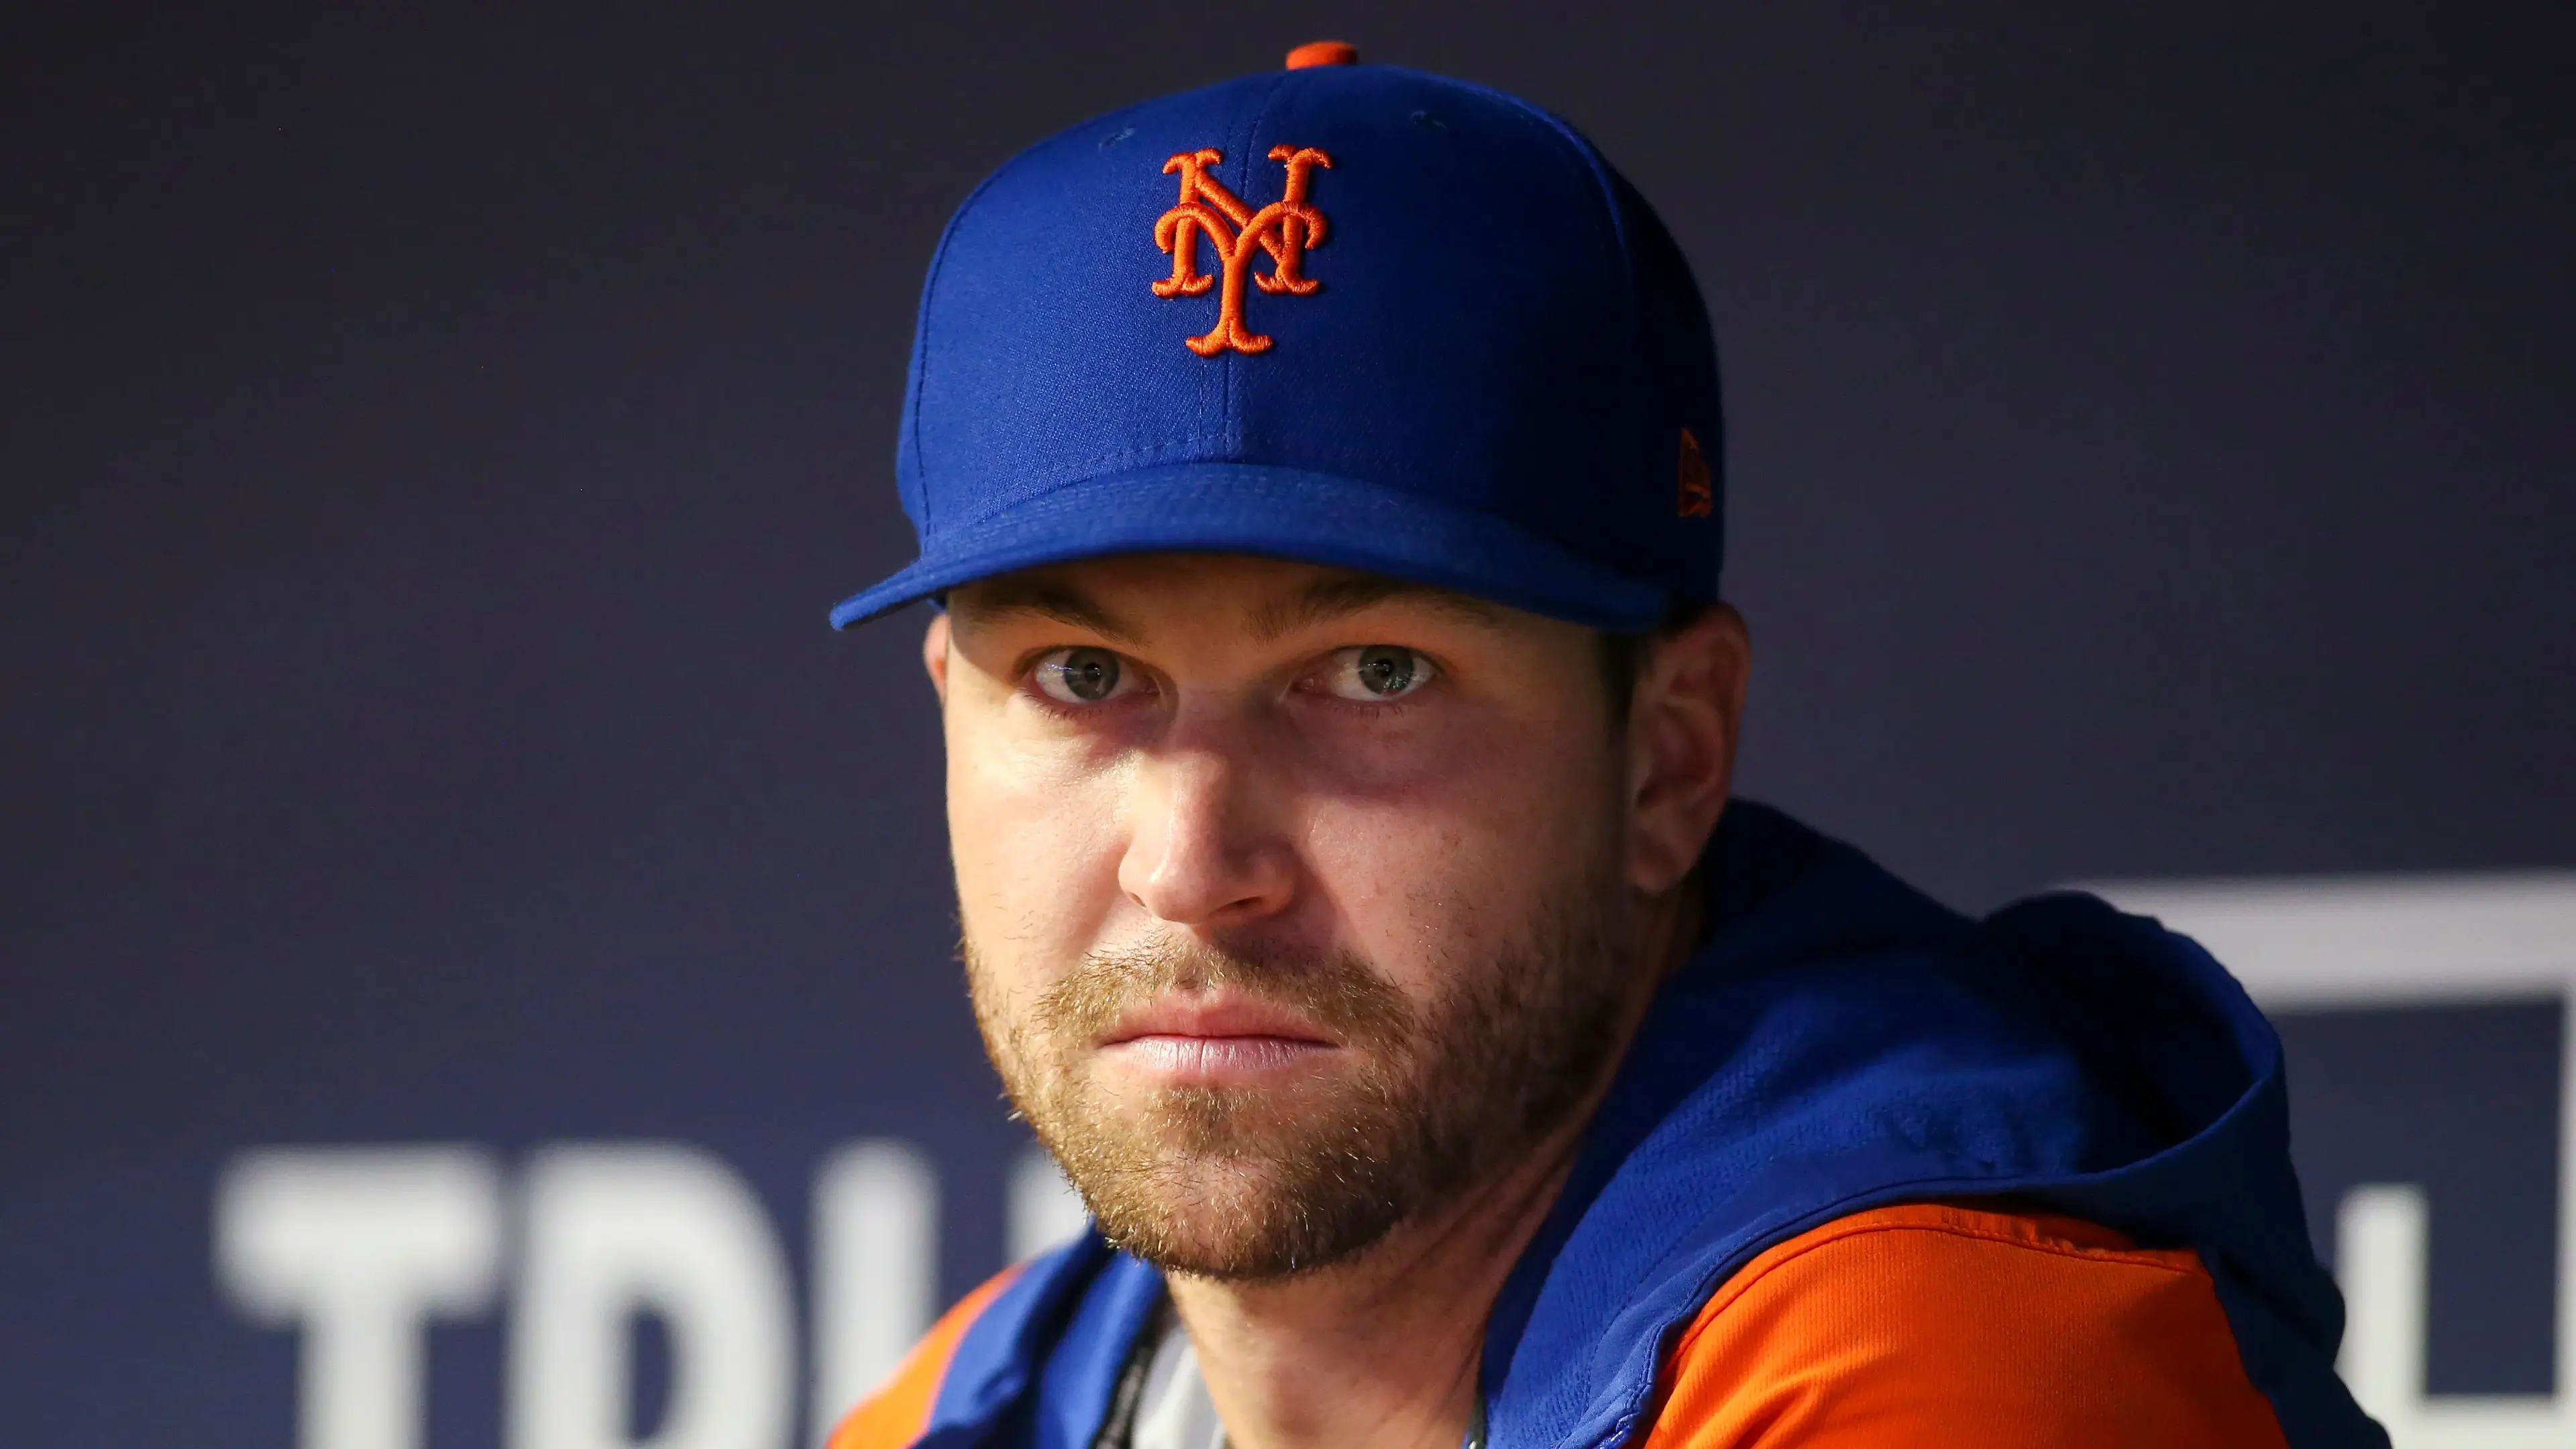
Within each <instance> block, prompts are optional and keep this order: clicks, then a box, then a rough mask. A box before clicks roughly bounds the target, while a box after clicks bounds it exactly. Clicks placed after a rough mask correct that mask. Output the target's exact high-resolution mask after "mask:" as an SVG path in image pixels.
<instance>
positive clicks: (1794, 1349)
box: [1645, 1203, 2284, 1449]
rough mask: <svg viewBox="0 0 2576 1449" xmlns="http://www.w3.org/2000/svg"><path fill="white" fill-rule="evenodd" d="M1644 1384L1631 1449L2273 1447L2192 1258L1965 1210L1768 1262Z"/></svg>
mask: <svg viewBox="0 0 2576 1449" xmlns="http://www.w3.org/2000/svg"><path fill="white" fill-rule="evenodd" d="M1663 1378H1664V1383H1665V1393H1664V1397H1663V1408H1662V1410H1661V1412H1660V1414H1659V1415H1658V1417H1657V1420H1656V1423H1655V1427H1654V1429H1653V1431H1652V1433H1651V1434H1650V1436H1649V1437H1648V1438H1647V1440H1646V1441H1645V1442H1646V1446H1647V1449H1721V1446H1723V1449H1752V1446H1760V1445H1785V1444H1796V1445H1798V1446H1801V1449H1823V1446H1835V1445H1843V1444H1863V1443H1866V1444H1871V1445H1898V1446H1903V1445H1913V1444H1924V1445H1933V1444H1952V1443H1968V1442H1975V1443H1985V1444H1995V1445H2024V1444H2027V1445H2031V1446H2040V1445H2053V1444H2065V1443H2086V1444H2105V1445H2127V1444H2137V1445H2149V1444H2210V1445H2221V1446H2229V1449H2235V1446H2245V1449H2254V1446H2262V1449H2279V1446H2280V1445H2282V1444H2283V1442H2284V1440H2283V1437H2282V1431H2281V1428H2280V1425H2279V1423H2278V1421H2277V1420H2276V1418H2275V1417H2274V1415H2273V1412H2272V1408H2271V1405H2270V1403H2269V1402H2268V1401H2267V1400H2266V1399H2265V1398H2264V1397H2263V1395H2262V1394H2261V1393H2260V1392H2259V1391H2258V1390H2257V1389H2256V1388H2255V1387H2254V1385H2253V1383H2252V1382H2251V1381H2250V1380H2249V1379H2248V1377H2247V1375H2246V1372H2245V1368H2244V1364H2243V1362H2242V1360H2241V1358H2240V1357H2239V1355H2238V1352H2237V1345H2236V1341H2235V1337H2234V1334H2233V1333H2232V1331H2231V1330H2230V1328H2229V1326H2228V1320H2227V1315H2226V1312H2225V1310H2224V1309H2223V1308H2222V1307H2221V1305H2220V1303H2219V1299H2218V1294H2217V1290H2216V1286H2215V1284H2214V1283H2213V1282H2212V1280H2211V1278H2210V1275H2209V1272H2208V1269H2207V1268H2206V1267H2205V1266H2204V1265H2203V1264H2202V1263H2201V1261H2200V1258H2199V1256H2198V1255H2197V1254H2195V1253H2193V1252H2190V1251H2189V1250H2157V1249H2143V1248H2139V1247H2137V1246H2135V1245H2133V1244H2132V1243H2131V1242H2130V1241H2129V1240H2128V1239H2127V1238H2125V1237H2123V1236H2122V1235H2120V1234H2118V1233H2116V1232H2113V1231H2111V1230H2109V1229H2107V1228H2102V1227H2099V1226H2096V1225H2094V1224H2091V1223H2087V1222H2081V1221H2078V1220H2075V1219H2070V1218H2062V1217H2054V1216H2047V1215H2042V1214H2035V1213H2019V1212H2012V1211H2001V1210H1996V1209H1994V1208H1992V1207H1983V1206H1975V1207H1972V1206H1958V1205H1948V1204H1937V1203H1924V1204H1907V1205H1901V1206H1895V1207H1884V1208H1878V1209H1873V1210H1871V1211H1867V1212H1861V1213H1856V1214H1853V1215H1851V1216H1848V1217H1843V1218H1839V1219H1836V1220H1834V1221H1832V1222H1829V1223H1826V1224H1824V1225H1823V1226H1821V1227H1818V1228H1815V1229H1813V1230H1811V1231H1809V1232H1806V1233H1803V1234H1801V1235H1799V1236H1797V1237H1794V1238H1790V1239H1788V1240H1786V1241H1784V1242H1781V1243H1779V1244H1777V1245H1775V1246H1773V1247H1772V1248H1770V1249H1769V1250H1767V1251H1765V1252H1763V1253H1762V1254H1761V1255H1759V1256H1758V1257H1756V1258H1754V1259H1753V1260H1752V1261H1751V1262H1749V1263H1747V1264H1746V1265H1745V1266H1744V1267H1743V1268H1742V1269H1741V1270H1739V1271H1738V1272H1736V1274H1735V1275H1734V1276H1733V1277H1732V1278H1730V1279H1729V1280H1728V1281H1727V1282H1726V1283H1725V1284H1723V1285H1722V1286H1721V1287H1720V1288H1719V1289H1718V1291H1717V1292H1716V1294H1715V1295H1713V1296H1712V1297H1711V1298H1710V1299H1709V1301H1708V1303H1707V1305H1706V1306H1705V1307H1704V1308H1702V1309H1701V1311H1700V1313H1699V1314H1698V1316H1697V1317H1696V1318H1695V1319H1694V1320H1693V1321H1692V1322H1691V1323H1690V1325H1689V1326H1688V1327H1687V1329H1685V1330H1684V1332H1683V1333H1682V1335H1681V1336H1680V1338H1679V1339H1678V1340H1677V1341H1676V1343H1675V1345H1674V1348H1673V1350H1672V1352H1671V1354H1670V1356H1669V1358H1668V1360H1667V1362H1666V1364H1665V1370H1664V1374H1663Z"/></svg>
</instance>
